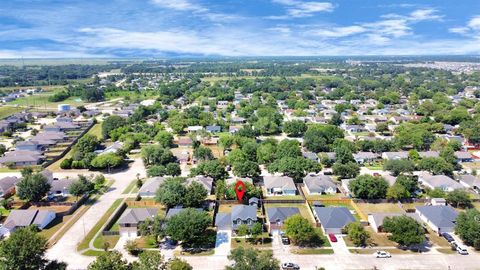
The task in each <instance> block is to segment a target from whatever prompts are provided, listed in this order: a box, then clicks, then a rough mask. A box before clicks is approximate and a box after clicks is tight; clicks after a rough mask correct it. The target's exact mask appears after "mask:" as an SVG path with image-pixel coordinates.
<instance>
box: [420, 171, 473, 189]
mask: <svg viewBox="0 0 480 270" xmlns="http://www.w3.org/2000/svg"><path fill="white" fill-rule="evenodd" d="M418 182H419V183H420V184H422V185H424V186H426V187H428V188H431V189H435V188H439V189H442V190H443V191H447V192H450V191H453V190H455V189H461V188H464V187H463V185H462V184H460V183H458V182H457V181H455V180H453V179H452V178H450V177H448V176H446V175H431V174H429V173H427V172H422V173H420V174H419V176H418Z"/></svg>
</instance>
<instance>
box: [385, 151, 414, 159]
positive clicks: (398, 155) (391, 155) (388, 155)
mask: <svg viewBox="0 0 480 270" xmlns="http://www.w3.org/2000/svg"><path fill="white" fill-rule="evenodd" d="M382 158H383V159H385V160H396V159H407V158H408V152H404V151H402V152H383V153H382Z"/></svg>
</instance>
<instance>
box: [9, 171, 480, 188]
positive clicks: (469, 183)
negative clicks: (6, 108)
mask: <svg viewBox="0 0 480 270" xmlns="http://www.w3.org/2000/svg"><path fill="white" fill-rule="evenodd" d="M457 179H458V180H459V182H460V184H462V185H463V186H465V187H466V188H472V189H474V190H477V191H478V190H479V189H480V178H478V177H477V176H474V175H471V174H463V175H459V176H458V177H457ZM0 181H1V180H0Z"/></svg>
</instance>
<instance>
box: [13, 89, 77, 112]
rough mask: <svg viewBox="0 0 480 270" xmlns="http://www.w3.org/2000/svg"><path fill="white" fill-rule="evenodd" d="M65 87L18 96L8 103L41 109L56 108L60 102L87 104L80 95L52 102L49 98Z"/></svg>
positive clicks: (75, 105) (74, 104)
mask: <svg viewBox="0 0 480 270" xmlns="http://www.w3.org/2000/svg"><path fill="white" fill-rule="evenodd" d="M63 89H65V87H64V86H57V87H55V88H51V89H50V90H49V91H46V92H43V93H39V94H34V95H29V96H26V97H22V98H18V99H16V100H14V101H11V102H8V103H7V104H9V105H18V106H24V107H35V108H39V109H56V108H57V106H58V105H59V104H70V105H72V106H74V107H77V106H80V105H84V104H85V102H82V101H81V100H80V99H79V98H78V97H70V98H67V99H66V100H63V101H59V102H51V101H49V100H48V98H49V97H51V96H53V95H54V94H55V93H56V92H59V91H63Z"/></svg>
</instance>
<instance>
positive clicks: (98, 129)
mask: <svg viewBox="0 0 480 270" xmlns="http://www.w3.org/2000/svg"><path fill="white" fill-rule="evenodd" d="M87 133H88V134H90V135H94V136H96V137H97V138H98V139H102V123H96V124H95V125H93V127H92V128H91V129H90V130H89V131H88V132H87Z"/></svg>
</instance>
